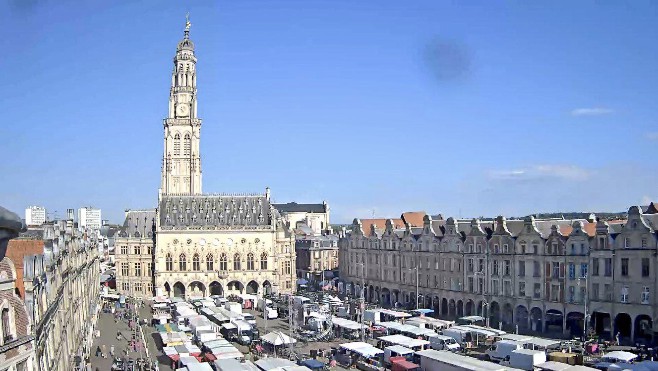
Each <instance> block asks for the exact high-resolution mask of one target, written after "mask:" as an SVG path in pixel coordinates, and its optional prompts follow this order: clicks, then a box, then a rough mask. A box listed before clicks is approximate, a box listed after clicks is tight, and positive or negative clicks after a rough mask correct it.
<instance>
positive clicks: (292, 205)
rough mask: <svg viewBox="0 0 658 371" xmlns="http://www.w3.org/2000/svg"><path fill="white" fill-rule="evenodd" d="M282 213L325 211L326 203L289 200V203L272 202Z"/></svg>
mask: <svg viewBox="0 0 658 371" xmlns="http://www.w3.org/2000/svg"><path fill="white" fill-rule="evenodd" d="M272 206H274V208H275V209H277V210H279V212H280V213H282V214H285V213H324V212H325V211H326V210H325V204H298V203H297V202H288V203H287V204H272Z"/></svg>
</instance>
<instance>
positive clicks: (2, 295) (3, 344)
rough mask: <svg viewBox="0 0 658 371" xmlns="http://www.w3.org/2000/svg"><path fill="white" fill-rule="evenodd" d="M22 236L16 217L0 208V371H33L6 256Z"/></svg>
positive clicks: (26, 321) (28, 335) (28, 328)
mask: <svg viewBox="0 0 658 371" xmlns="http://www.w3.org/2000/svg"><path fill="white" fill-rule="evenodd" d="M20 232H25V225H24V224H23V222H22V221H21V219H20V218H19V217H18V215H16V214H15V213H12V212H10V211H8V210H7V209H5V208H3V207H0V369H2V370H3V371H32V370H35V369H36V368H35V365H34V336H33V335H32V321H31V319H30V316H29V315H28V311H27V309H26V307H25V303H24V302H23V300H22V299H21V298H20V297H19V296H18V294H17V293H16V278H17V274H16V269H15V268H14V263H13V262H12V261H11V259H10V258H9V257H7V256H6V253H7V247H8V243H9V242H10V240H11V239H12V238H16V237H18V235H19V233H20Z"/></svg>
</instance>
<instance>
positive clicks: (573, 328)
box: [565, 312, 585, 337]
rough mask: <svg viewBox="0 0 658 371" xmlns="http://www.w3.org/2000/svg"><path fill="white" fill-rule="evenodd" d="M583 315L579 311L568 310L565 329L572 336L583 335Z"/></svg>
mask: <svg viewBox="0 0 658 371" xmlns="http://www.w3.org/2000/svg"><path fill="white" fill-rule="evenodd" d="M584 320H585V315H584V314H582V313H580V312H569V313H567V318H566V321H565V327H566V330H567V331H569V334H570V335H571V336H574V337H582V336H583V321H584Z"/></svg>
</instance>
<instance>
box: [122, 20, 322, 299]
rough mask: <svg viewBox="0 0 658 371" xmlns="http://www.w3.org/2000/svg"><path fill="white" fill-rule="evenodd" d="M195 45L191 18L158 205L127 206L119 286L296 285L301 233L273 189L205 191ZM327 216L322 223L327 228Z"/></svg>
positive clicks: (150, 289)
mask: <svg viewBox="0 0 658 371" xmlns="http://www.w3.org/2000/svg"><path fill="white" fill-rule="evenodd" d="M194 48H195V45H194V43H193V42H192V40H191V39H190V23H189V22H188V23H187V25H186V27H185V32H184V36H183V39H182V40H181V41H180V42H179V43H178V46H177V48H176V54H175V56H174V59H173V63H174V68H173V72H172V75H171V88H170V95H169V109H168V116H167V118H165V119H164V121H163V129H164V153H163V156H162V176H161V186H160V190H159V192H158V207H157V209H155V210H146V211H129V212H127V213H126V221H125V222H124V225H123V228H122V230H121V231H120V232H119V234H118V236H117V237H116V238H115V253H116V266H117V289H118V290H119V291H120V292H122V293H126V294H129V295H132V296H137V297H150V296H153V295H155V294H157V295H160V294H165V295H169V296H177V297H185V298H189V297H200V296H208V295H213V294H217V295H229V294H232V293H258V294H261V293H271V292H279V293H286V292H288V293H290V292H293V291H294V290H295V283H296V282H295V245H294V244H295V240H294V235H293V233H292V229H291V228H290V226H289V221H288V220H287V219H286V218H284V217H283V216H282V214H281V213H280V212H279V210H277V208H276V207H275V206H274V205H273V204H272V203H271V200H270V190H269V188H267V189H266V190H265V192H264V193H258V194H203V193H202V176H201V175H202V172H201V124H202V120H201V119H200V118H199V116H198V114H197V113H198V103H199V101H198V99H197V74H196V63H197V58H196V56H195V53H194V50H195V49H194ZM325 205H326V204H325ZM324 210H326V214H327V216H326V220H327V222H328V207H325V206H323V208H322V211H324ZM319 218H320V216H313V217H312V219H313V220H316V219H318V220H319ZM323 222H324V219H322V220H321V221H319V222H317V224H318V225H319V226H321V227H326V225H325V224H323Z"/></svg>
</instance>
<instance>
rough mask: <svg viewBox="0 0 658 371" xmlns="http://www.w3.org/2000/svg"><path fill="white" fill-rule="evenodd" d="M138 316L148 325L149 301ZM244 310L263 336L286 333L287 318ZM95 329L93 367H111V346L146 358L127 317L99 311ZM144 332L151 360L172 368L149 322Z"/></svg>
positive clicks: (301, 350)
mask: <svg viewBox="0 0 658 371" xmlns="http://www.w3.org/2000/svg"><path fill="white" fill-rule="evenodd" d="M127 310H128V309H126V308H123V309H119V310H118V311H127ZM138 312H139V318H140V319H146V320H147V322H148V323H149V324H150V320H151V312H150V304H149V303H147V302H145V303H144V305H143V307H142V308H139V310H138ZM245 312H248V313H252V314H253V315H254V316H255V317H256V322H257V327H258V329H259V331H260V334H261V335H265V334H267V333H269V332H271V331H282V332H284V333H286V334H288V333H289V327H288V320H287V319H281V318H277V319H273V320H265V319H264V318H263V317H262V316H261V314H260V313H259V312H257V311H253V310H245ZM97 329H98V330H99V331H100V337H98V338H94V343H93V347H92V352H91V353H92V354H91V357H90V359H91V365H92V369H93V370H99V371H106V370H110V369H111V367H112V362H113V360H112V357H111V356H110V355H109V352H110V347H111V346H114V349H115V355H116V356H121V357H126V353H125V352H126V351H127V352H128V353H127V357H128V358H129V359H133V360H136V359H138V358H142V357H143V358H146V353H147V352H146V351H145V350H139V349H138V351H136V352H135V351H133V350H132V349H130V346H129V342H130V339H132V335H133V331H131V330H130V328H129V325H128V321H127V320H121V319H118V320H115V318H114V315H113V314H112V313H102V312H101V313H100V316H99V320H98V326H97ZM142 329H143V331H144V339H145V341H146V343H147V349H148V358H149V359H150V361H151V362H153V361H157V364H158V367H159V369H160V370H162V371H173V370H174V369H173V368H172V367H171V360H170V359H169V357H167V356H166V355H164V353H163V352H162V345H161V344H160V337H159V336H158V334H157V331H156V329H155V327H153V326H151V325H142ZM117 331H118V332H120V334H121V337H120V339H118V340H117ZM345 342H348V340H345V339H335V340H333V341H331V342H309V343H305V344H303V345H302V344H301V343H298V344H296V345H295V352H296V353H297V354H299V355H300V356H301V357H302V358H308V357H309V356H310V352H311V350H319V349H322V350H325V351H327V352H328V351H329V350H330V349H331V347H336V346H338V344H341V343H345ZM103 345H104V346H105V350H104V351H105V353H106V356H107V357H106V358H103V357H101V356H96V350H97V348H98V347H101V351H103ZM234 345H235V347H236V348H238V349H239V350H240V351H241V352H242V353H243V354H245V355H247V359H251V360H254V357H252V356H250V355H249V354H250V350H249V347H247V346H243V345H239V344H237V343H234ZM319 360H320V361H322V362H328V361H329V360H328V359H327V358H319ZM332 369H333V370H342V368H340V367H335V368H332Z"/></svg>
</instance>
